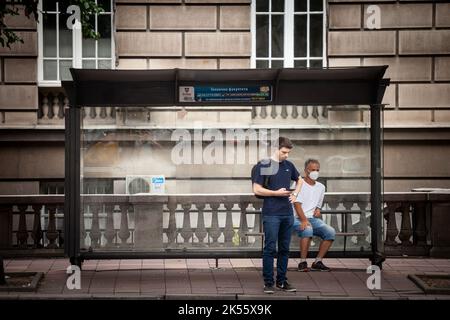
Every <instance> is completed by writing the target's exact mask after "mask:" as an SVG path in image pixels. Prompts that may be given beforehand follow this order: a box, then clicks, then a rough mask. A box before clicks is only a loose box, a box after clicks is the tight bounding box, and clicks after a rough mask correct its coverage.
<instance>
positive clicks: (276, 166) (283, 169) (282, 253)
mask: <svg viewBox="0 0 450 320" xmlns="http://www.w3.org/2000/svg"><path fill="white" fill-rule="evenodd" d="M292 148H293V145H292V142H291V141H290V140H289V139H288V138H285V137H279V139H278V148H277V150H276V151H275V152H274V154H273V155H272V157H271V159H270V160H269V159H268V160H267V161H261V162H259V163H258V164H257V167H256V172H255V175H254V177H253V181H252V182H253V192H254V193H255V194H256V195H258V196H262V197H264V204H263V208H262V218H263V229H264V250H263V277H264V292H265V293H274V291H275V290H274V282H273V260H274V256H275V254H276V253H277V248H276V247H277V242H278V255H277V281H276V286H277V288H278V289H280V290H284V291H291V292H293V291H296V289H295V288H294V287H292V286H291V285H290V284H289V283H288V282H287V278H286V271H287V265H288V259H289V245H290V242H291V234H292V227H293V224H294V216H293V210H292V204H291V202H290V200H289V196H290V195H291V194H292V191H291V190H290V185H291V182H292V181H295V182H297V185H296V188H295V192H294V195H295V196H296V195H297V194H298V192H299V190H300V187H301V184H302V178H301V177H300V174H299V172H298V171H297V169H296V168H295V166H294V165H293V164H292V162H290V161H287V160H286V159H287V158H288V155H289V152H290V151H291V150H292ZM266 176H269V179H266ZM265 184H267V185H265Z"/></svg>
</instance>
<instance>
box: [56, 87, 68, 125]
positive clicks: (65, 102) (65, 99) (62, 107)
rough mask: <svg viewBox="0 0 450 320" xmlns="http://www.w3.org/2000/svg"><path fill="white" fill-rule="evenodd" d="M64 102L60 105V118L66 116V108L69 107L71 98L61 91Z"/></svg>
mask: <svg viewBox="0 0 450 320" xmlns="http://www.w3.org/2000/svg"><path fill="white" fill-rule="evenodd" d="M61 100H62V101H63V103H62V104H60V105H59V110H58V117H59V118H60V119H63V118H64V110H65V109H66V108H68V107H69V98H67V97H66V96H65V95H64V94H63V93H61Z"/></svg>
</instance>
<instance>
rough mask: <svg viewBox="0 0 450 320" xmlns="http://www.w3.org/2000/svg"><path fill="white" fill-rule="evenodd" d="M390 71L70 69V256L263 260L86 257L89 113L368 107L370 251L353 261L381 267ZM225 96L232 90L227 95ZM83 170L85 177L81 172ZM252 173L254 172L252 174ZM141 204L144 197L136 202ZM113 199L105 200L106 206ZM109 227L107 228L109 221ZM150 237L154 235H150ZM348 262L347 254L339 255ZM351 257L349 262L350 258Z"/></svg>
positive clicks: (169, 253) (100, 254)
mask: <svg viewBox="0 0 450 320" xmlns="http://www.w3.org/2000/svg"><path fill="white" fill-rule="evenodd" d="M386 69H387V66H373V67H354V68H324V69H242V70H187V69H169V70H91V69H73V68H72V69H71V74H72V78H73V80H72V81H64V82H63V87H64V89H65V91H66V93H67V95H68V97H69V108H67V109H66V147H65V149H66V154H65V177H66V179H65V208H64V215H65V226H64V229H65V235H64V238H65V244H64V246H65V254H66V255H67V256H68V257H70V259H71V262H72V263H73V264H78V265H81V262H82V261H83V260H85V259H95V258H103V259H109V258H175V257H179V258H188V257H193V258H211V257H214V258H217V257H259V256H260V255H261V251H260V250H259V251H258V250H256V251H255V250H250V251H249V250H246V249H245V248H238V249H237V250H226V249H224V250H220V251H217V250H156V251H155V250H150V249H148V250H147V249H146V248H145V247H143V248H140V249H139V250H138V249H136V248H129V247H127V248H123V247H122V248H117V249H116V250H83V248H82V247H80V242H81V241H82V239H81V234H82V233H83V232H84V229H83V228H84V227H83V225H84V221H83V213H82V211H83V205H82V202H83V196H84V195H83V192H82V176H83V172H82V166H83V159H82V157H83V155H82V154H81V152H80V150H81V147H82V143H83V141H82V138H81V137H82V131H83V124H82V121H83V117H82V113H83V108H86V107H102V106H103V107H106V106H107V107H115V108H124V109H127V108H140V107H142V108H147V109H148V108H150V109H151V108H153V107H161V106H167V107H171V106H183V107H187V106H196V107H205V110H207V108H208V106H216V107H217V106H218V107H224V108H226V107H227V106H254V107H261V106H269V105H309V106H323V105H328V106H342V107H343V108H344V109H345V107H346V106H357V105H366V106H370V108H369V109H370V239H371V240H370V251H369V252H367V251H364V252H354V253H353V255H352V256H364V257H368V258H369V259H370V260H371V261H372V263H373V264H377V265H381V263H382V261H383V259H384V257H383V244H382V237H383V236H382V235H383V226H382V110H383V104H382V99H383V96H384V93H385V89H386V87H387V86H388V85H389V79H385V78H383V76H384V73H385V71H386ZM230 87H233V88H241V89H245V90H244V91H245V92H244V93H242V94H240V95H229V96H227V95H224V94H211V93H212V92H220V91H223V90H225V89H226V88H230ZM225 91H226V90H225ZM80 168H81V170H80ZM249 174H250V173H249ZM136 197H137V198H135V200H136V201H139V196H136ZM105 199H107V197H99V198H98V199H97V200H96V201H97V202H98V203H99V204H101V203H102V202H103V201H105ZM106 223H108V222H106ZM149 236H150V235H149ZM335 254H336V255H338V256H339V255H345V252H335ZM345 256H350V255H345Z"/></svg>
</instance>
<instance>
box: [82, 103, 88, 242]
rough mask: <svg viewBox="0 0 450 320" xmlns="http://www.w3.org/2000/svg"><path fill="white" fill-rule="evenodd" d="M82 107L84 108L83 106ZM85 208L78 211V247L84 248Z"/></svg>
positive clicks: (85, 234)
mask: <svg viewBox="0 0 450 320" xmlns="http://www.w3.org/2000/svg"><path fill="white" fill-rule="evenodd" d="M83 109H84V108H83ZM87 208H89V206H86V209H85V210H81V212H80V238H81V239H80V247H81V248H85V246H86V236H87V233H86V227H85V218H84V212H85V211H88V210H87Z"/></svg>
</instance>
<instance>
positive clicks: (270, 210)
mask: <svg viewBox="0 0 450 320" xmlns="http://www.w3.org/2000/svg"><path fill="white" fill-rule="evenodd" d="M277 165H278V168H277ZM276 169H278V170H276ZM267 174H268V175H269V183H268V188H267V189H270V190H278V189H280V188H286V190H287V189H289V188H290V186H291V181H292V180H293V181H297V180H298V178H299V176H300V174H299V173H298V171H297V169H296V168H295V166H294V164H293V163H292V162H290V161H288V160H284V161H282V162H276V161H274V160H270V163H269V161H265V162H259V163H258V165H257V167H256V172H255V175H254V180H253V182H254V183H257V184H260V185H264V179H265V175H267ZM293 213H294V212H293V210H292V204H291V203H290V201H289V197H264V204H263V208H262V214H265V215H274V216H275V215H278V216H288V215H292V214H293Z"/></svg>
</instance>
